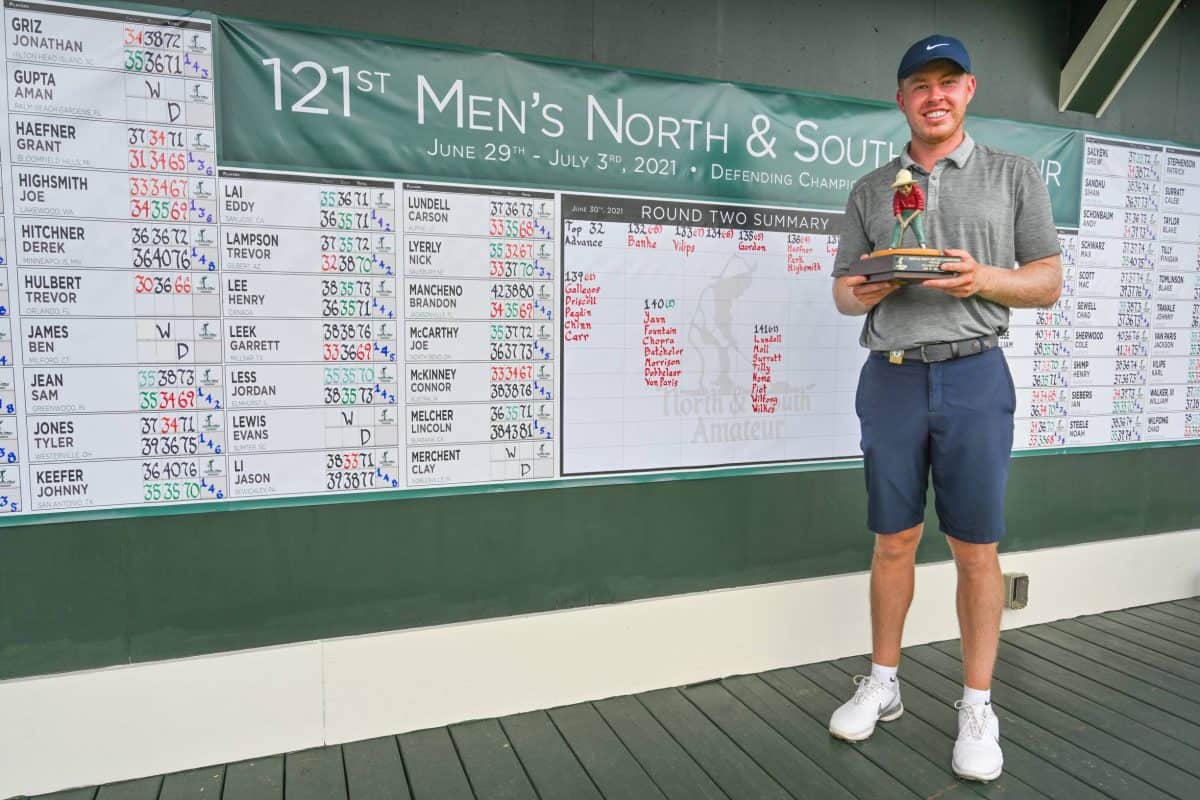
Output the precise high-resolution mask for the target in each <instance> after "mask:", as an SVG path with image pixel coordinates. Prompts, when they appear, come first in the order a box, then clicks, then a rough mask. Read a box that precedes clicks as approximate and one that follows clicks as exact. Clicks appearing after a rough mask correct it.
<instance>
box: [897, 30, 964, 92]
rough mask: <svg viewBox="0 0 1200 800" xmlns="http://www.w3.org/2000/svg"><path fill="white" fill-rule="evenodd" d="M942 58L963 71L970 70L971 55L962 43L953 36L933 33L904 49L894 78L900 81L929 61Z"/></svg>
mask: <svg viewBox="0 0 1200 800" xmlns="http://www.w3.org/2000/svg"><path fill="white" fill-rule="evenodd" d="M942 58H944V59H946V60H947V61H953V62H954V63H955V64H958V65H959V66H960V67H962V68H963V72H970V71H971V57H970V56H969V55H967V48H966V47H965V46H963V43H962V42H960V41H959V40H958V39H955V38H954V37H953V36H942V35H941V34H938V33H935V34H934V35H933V36H926V37H925V38H924V39H922V40H921V41H919V42H917V43H916V44H914V45H913V46H912V47H910V48H908V50H906V51H905V53H904V58H902V59H900V68H899V69H897V70H896V80H898V81H902V80H904V79H905V78H907V77H908V76H909V75H912V74H913V73H914V72H916V71H917V70H919V69H920V68H921V67H923V66H925V65H926V64H928V63H930V62H931V61H937V60H938V59H942Z"/></svg>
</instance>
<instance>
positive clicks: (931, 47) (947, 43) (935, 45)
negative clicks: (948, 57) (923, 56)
mask: <svg viewBox="0 0 1200 800" xmlns="http://www.w3.org/2000/svg"><path fill="white" fill-rule="evenodd" d="M949 45H950V43H949V42H942V43H941V44H927V45H925V49H926V50H932V49H934V48H935V47H949Z"/></svg>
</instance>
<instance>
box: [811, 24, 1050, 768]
mask: <svg viewBox="0 0 1200 800" xmlns="http://www.w3.org/2000/svg"><path fill="white" fill-rule="evenodd" d="M897 80H898V84H899V85H898V89H897V91H896V104H897V105H898V106H899V108H900V110H901V111H902V112H903V113H904V116H905V118H906V120H907V121H908V126H909V129H910V131H911V139H910V141H909V144H908V147H907V148H906V150H905V152H904V153H903V155H901V156H900V157H899V158H898V159H895V160H893V161H892V162H891V163H889V164H887V165H885V166H884V167H882V168H880V169H877V170H875V171H874V172H872V173H870V174H869V175H867V176H865V177H864V178H862V179H861V180H859V181H858V183H857V184H855V186H854V188H853V190H852V191H851V193H850V199H849V202H848V204H847V206H846V216H845V219H844V221H843V228H842V232H841V242H840V245H839V249H838V256H837V262H836V264H835V267H834V273H833V274H834V277H835V279H836V280H835V281H834V288H833V294H834V300H835V302H836V303H837V308H838V310H839V311H840V312H841V313H843V314H849V315H864V314H865V315H866V320H865V321H864V324H863V331H862V336H861V339H860V341H861V342H862V344H863V346H864V347H866V348H867V349H869V350H870V351H871V352H870V354H869V355H868V357H867V360H866V363H865V364H864V365H863V368H862V372H861V374H860V377H859V385H858V393H857V397H856V402H855V405H856V407H857V408H856V410H857V412H858V416H859V420H860V423H861V428H862V448H863V458H864V464H865V473H866V483H867V507H868V508H867V526H868V528H870V530H871V531H872V532H873V533H874V534H875V550H874V556H873V558H872V561H871V637H872V659H871V660H872V666H871V674H870V675H869V676H860V678H857V679H856V682H857V683H858V684H859V685H858V690H857V691H856V692H855V695H854V697H853V698H852V699H851V700H850V701H848V702H847V703H845V704H844V705H843V706H841V707H840V708H838V709H837V711H835V712H834V714H833V717H832V719H831V720H830V724H829V730H830V732H831V733H832V734H833V735H835V736H838V737H841V738H843V739H847V740H850V741H861V740H863V739H865V738H867V737H868V736H870V735H871V733H873V732H874V730H875V723H876V722H877V721H885V722H886V721H889V720H893V719H895V718H897V717H899V716H900V715H901V714H902V713H903V710H904V707H903V705H902V704H901V701H900V684H899V681H898V678H897V669H898V666H899V663H900V640H901V633H902V631H903V627H904V618H905V616H906V615H907V613H908V608H909V605H910V603H911V601H912V594H913V581H914V558H915V554H916V549H917V543H918V541H919V540H920V538H921V532H922V527H923V526H922V520H924V518H925V492H926V487H927V480H928V474H929V471H930V470H931V469H932V472H933V485H934V492H935V497H936V501H935V502H936V510H937V516H938V526H939V528H940V529H941V531H942V533H943V534H945V535H946V539H947V541H948V542H949V545H950V550H951V553H952V554H953V556H954V563H955V566H956V568H957V575H958V591H957V598H956V599H957V610H958V622H959V630H960V633H961V635H962V651H963V671H964V688H963V696H962V699H961V700H960V701H959V702H957V703H955V706H956V708H958V709H959V714H958V727H959V733H958V739H957V741H956V742H955V744H954V752H953V755H952V761H951V763H952V766H953V769H954V771H955V773H956V774H958V775H959V776H961V777H964V778H972V779H976V780H991V779H993V778H996V777H998V776H999V775H1000V772H1001V770H1002V768H1003V763H1004V759H1003V754H1002V752H1001V749H1000V742H999V738H1000V732H999V723H998V721H997V720H996V716H995V714H994V713H993V711H992V708H991V704H990V703H991V680H992V669H993V666H994V665H995V659H996V650H997V647H998V645H999V637H1000V612H1001V606H1002V598H1001V595H1002V592H1003V583H1002V578H1001V574H1000V563H999V559H998V557H997V542H998V541H999V539H1000V537H1001V536H1002V535H1003V534H1004V493H1005V488H1006V484H1007V479H1008V462H1009V458H1010V451H1011V449H1012V436H1013V411H1014V409H1015V405H1016V398H1015V392H1014V388H1013V383H1012V377H1011V375H1010V373H1009V371H1008V366H1007V364H1006V363H1005V361H1004V355H1003V353H1002V352H1001V351H1000V349H999V348H998V347H997V336H998V334H1000V333H1002V332H1003V331H1004V330H1005V329H1006V328H1007V326H1008V317H1009V311H1008V310H1009V308H1019V307H1043V306H1050V305H1052V304H1053V303H1054V302H1055V301H1056V300H1057V299H1058V296H1059V292H1060V290H1061V285H1062V264H1061V261H1060V258H1059V246H1058V239H1057V235H1056V232H1055V229H1054V223H1053V219H1052V217H1051V212H1050V198H1049V195H1048V193H1047V192H1046V187H1045V184H1044V183H1043V182H1042V180H1041V178H1040V176H1039V174H1038V171H1037V169H1036V167H1035V166H1034V165H1033V163H1032V162H1031V161H1029V160H1028V159H1026V158H1023V157H1020V156H1015V155H1011V154H1008V153H1004V152H1001V151H999V150H995V149H992V148H990V147H987V146H984V145H981V144H976V143H975V142H974V141H973V140H972V139H971V137H970V136H969V135H967V133H966V131H965V130H964V129H963V120H964V118H965V116H966V111H967V105H968V104H969V103H970V102H971V99H972V98H973V97H974V95H975V88H976V79H975V76H974V75H973V74H971V61H970V58H969V56H968V55H967V51H966V48H965V47H964V46H963V44H962V42H960V41H958V40H957V39H953V38H951V37H949V36H940V35H938V36H930V37H928V38H926V39H922V40H921V41H919V42H917V43H916V44H914V45H913V46H912V47H910V48H909V49H908V51H907V52H906V53H905V54H904V57H903V58H902V59H901V61H900V68H899V70H898V71H897ZM900 167H903V168H904V169H907V170H910V171H911V172H912V173H913V175H914V178H915V180H916V181H917V182H918V183H919V184H920V185H921V186H922V187H923V189H924V192H923V193H924V196H925V214H924V216H925V222H926V225H925V233H927V234H928V236H929V239H930V243H931V244H932V246H934V247H939V248H941V249H943V250H945V251H946V253H947V254H948V255H951V256H953V257H954V258H956V259H958V260H957V261H955V262H950V263H948V264H946V265H945V266H944V267H943V269H945V270H947V271H951V272H955V273H957V275H956V276H955V277H952V278H940V279H937V280H929V281H926V282H925V283H924V284H915V283H914V284H908V285H904V284H901V283H900V282H883V283H875V284H868V283H866V279H865V278H864V277H862V276H851V275H849V274H848V271H849V267H850V264H851V263H852V262H853V261H854V260H855V259H858V258H860V257H863V256H864V255H865V254H866V253H868V252H870V251H872V250H875V249H878V248H879V246H880V245H881V243H886V242H888V241H889V236H888V235H889V233H890V228H891V225H892V222H893V215H892V214H891V213H890V212H891V210H892V208H891V206H890V205H889V202H888V201H889V199H890V197H889V189H890V181H891V176H894V175H895V174H896V171H897V169H898V168H900ZM1013 264H1019V265H1020V266H1019V267H1016V268H1013Z"/></svg>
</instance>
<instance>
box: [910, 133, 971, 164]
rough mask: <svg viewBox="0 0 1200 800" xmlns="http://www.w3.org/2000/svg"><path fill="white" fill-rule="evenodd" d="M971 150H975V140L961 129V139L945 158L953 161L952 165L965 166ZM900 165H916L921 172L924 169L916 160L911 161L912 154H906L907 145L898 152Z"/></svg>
mask: <svg viewBox="0 0 1200 800" xmlns="http://www.w3.org/2000/svg"><path fill="white" fill-rule="evenodd" d="M973 152H975V140H974V139H972V138H971V134H969V133H967V132H966V131H963V140H962V141H961V142H960V143H959V145H958V147H956V148H954V149H953V150H951V151H950V154H949V155H947V156H946V158H948V159H949V160H950V161H951V162H953V163H954V166H956V167H958V168H959V169H962V168H963V167H964V166H966V164H967V159H969V158H970V157H971V153H973ZM900 166H902V167H904V168H905V169H912V168H913V167H916V168H917V169H919V170H921V171H922V172H924V171H925V170H924V168H922V167H921V165H920V164H918V163H917V162H915V161H913V160H912V156H910V155H909V154H908V145H905V146H904V150H903V151H902V152H901V153H900Z"/></svg>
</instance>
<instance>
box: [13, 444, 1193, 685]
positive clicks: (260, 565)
mask: <svg viewBox="0 0 1200 800" xmlns="http://www.w3.org/2000/svg"><path fill="white" fill-rule="evenodd" d="M1198 468H1200V447H1195V446H1193V447H1173V448H1160V449H1141V450H1134V451H1126V452H1120V453H1099V454H1086V455H1070V456H1038V457H1025V458H1018V459H1016V460H1015V461H1014V462H1013V471H1012V481H1011V491H1010V493H1009V515H1008V516H1009V528H1010V533H1009V536H1008V537H1007V539H1006V540H1005V545H1004V548H1005V549H1006V550H1010V551H1011V550H1027V549H1032V548H1037V547H1046V546H1050V545H1063V544H1070V543H1076V542H1087V541H1095V540H1101V539H1111V538H1117V537H1123V536H1134V535H1138V534H1145V533H1155V532H1161V531H1170V530H1180V529H1188V528H1197V527H1200V501H1198V500H1197V493H1196V477H1195V476H1196V474H1197V471H1198ZM862 486H863V481H862V471H861V469H843V470H834V471H829V472H802V473H791V474H777V475H760V476H748V477H741V478H723V479H699V480H684V481H672V482H658V483H643V484H633V485H624V486H605V487H586V488H572V489H556V490H550V491H532V492H508V493H502V494H473V495H461V496H456V497H447V498H429V499H417V500H407V501H386V502H377V503H347V504H340V505H326V506H313V507H298V508H286V509H269V510H260V511H245V512H230V513H221V514H216V515H189V516H170V517H158V518H150V519H127V520H111V521H104V522H89V523H83V524H78V523H76V524H61V525H42V526H31V527H25V528H12V529H6V530H4V531H3V532H2V533H0V678H6V677H14V676H19V675H31V674H36V673H43V672H55V671H62V670H69V669H80V668H86V667H98V666H105V665H110V664H120V663H126V662H130V661H148V660H154V659H159V658H167V657H175V656H186V655H194V654H198V653H208V652H214V651H220V650H232V649H238V648H245V647H254V646H259V645H268V644H278V643H281V642H290V641H298V640H304V639H313V638H318V637H328V636H340V635H347V634H354V633H364V632H368V631H377V630H388V629H393V628H403V627H408V626H416V625H429V624H437V623H445V622H455V621H461V620H469V619H476V618H480V617H496V616H505V615H510V614H521V613H526V612H532V611H542V610H547V609H557V608H571V607H578V606H584V605H589V604H593V603H612V602H621V601H626V600H634V599H637V598H644V597H651V596H655V595H664V594H672V593H677V592H689V591H697V590H703V589H713V588H720V587H729V586H738V585H745V584H752V583H760V582H765V581H777V580H787V579H794V578H805V577H812V576H817V575H827V574H833V573H840V572H851V571H858V570H861V569H864V568H865V567H866V565H867V563H868V560H869V553H870V537H869V535H868V534H867V533H865V532H864V529H863V524H862V519H863V489H862ZM930 507H931V508H932V503H930ZM929 525H930V531H931V533H932V531H933V530H934V527H933V526H934V525H936V521H935V520H933V519H932V518H931V519H930V522H929ZM920 556H921V559H922V560H924V561H939V560H944V559H946V558H948V557H949V555H948V549H947V547H946V544H945V542H944V540H943V539H942V538H941V537H940V536H938V535H930V536H927V537H926V541H925V542H924V543H923V544H922V550H921V554H920ZM1048 591H1049V590H1048Z"/></svg>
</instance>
